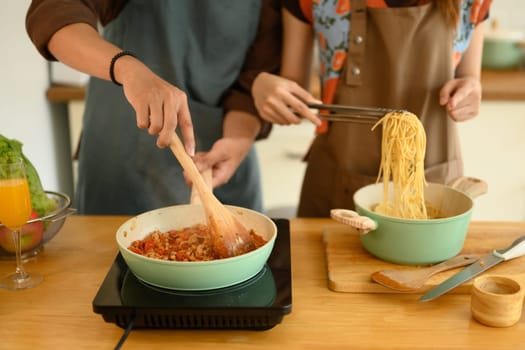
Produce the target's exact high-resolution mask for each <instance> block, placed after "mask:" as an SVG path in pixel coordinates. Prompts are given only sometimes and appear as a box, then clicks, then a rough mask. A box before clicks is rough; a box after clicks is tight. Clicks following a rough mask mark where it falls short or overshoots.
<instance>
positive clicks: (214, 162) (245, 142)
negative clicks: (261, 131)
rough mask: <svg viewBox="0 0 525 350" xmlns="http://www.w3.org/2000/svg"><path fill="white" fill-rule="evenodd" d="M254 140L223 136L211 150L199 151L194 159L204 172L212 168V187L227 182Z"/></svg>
mask: <svg viewBox="0 0 525 350" xmlns="http://www.w3.org/2000/svg"><path fill="white" fill-rule="evenodd" d="M252 146H253V140H252V139H247V138H221V139H219V140H217V141H216V142H215V143H214V144H213V147H212V148H211V150H210V151H209V152H197V153H196V154H195V157H193V160H194V162H195V164H196V165H197V168H198V169H199V171H200V172H201V173H202V172H204V171H205V170H207V169H212V181H211V185H212V188H216V187H219V186H221V185H224V184H225V183H227V182H228V181H229V180H230V178H231V177H232V176H233V174H234V173H235V171H236V170H237V168H238V167H239V165H240V164H241V162H242V161H243V159H244V158H245V157H246V155H247V154H248V152H249V151H250V149H251V147H252Z"/></svg>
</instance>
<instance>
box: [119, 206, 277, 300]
mask: <svg viewBox="0 0 525 350" xmlns="http://www.w3.org/2000/svg"><path fill="white" fill-rule="evenodd" d="M225 207H226V208H227V209H228V210H230V211H231V212H232V213H233V215H234V216H235V217H236V218H237V219H238V220H240V221H241V222H242V223H243V224H244V225H245V226H246V227H247V228H248V229H253V230H254V231H255V233H257V234H258V235H260V236H262V237H263V238H264V239H265V240H266V241H267V243H266V244H264V245H263V246H261V247H259V248H257V249H256V250H253V251H251V252H249V253H246V254H243V255H238V256H234V257H231V258H226V259H217V260H211V261H197V262H179V261H165V260H159V259H153V258H148V257H145V256H143V255H140V254H136V253H134V252H132V251H130V250H129V249H128V247H129V246H130V244H131V242H133V241H135V240H138V239H144V238H145V237H146V236H147V235H148V234H150V233H151V232H153V231H154V230H159V231H161V232H166V231H169V230H176V229H182V228H184V227H188V226H193V225H196V224H199V223H206V216H205V211H204V209H203V207H202V205H200V204H187V205H175V206H170V207H164V208H160V209H156V210H152V211H148V212H145V213H143V214H140V215H138V216H135V217H132V218H131V219H129V220H127V221H126V222H124V223H123V224H122V225H121V226H120V227H119V228H118V230H117V233H116V240H117V244H118V247H119V251H120V253H121V254H122V257H123V258H124V260H125V261H126V263H127V264H128V267H129V269H130V270H131V272H133V274H134V275H135V276H136V277H137V278H138V279H139V280H141V281H143V282H146V283H148V284H151V285H153V286H156V287H160V288H166V289H173V290H188V291H190V290H191V291H198V290H211V289H217V288H223V287H228V286H232V285H235V284H237V283H240V282H243V281H246V280H248V279H250V278H251V277H253V276H255V275H256V274H257V273H258V272H259V271H261V269H262V268H263V267H264V264H265V263H266V261H267V260H268V258H269V256H270V253H271V252H272V249H273V246H274V243H275V238H276V237H277V227H276V225H275V223H274V222H273V221H272V220H271V219H270V218H268V217H267V216H265V215H263V214H261V213H258V212H256V211H253V210H250V209H246V208H241V207H236V206H230V205H226V206H225Z"/></svg>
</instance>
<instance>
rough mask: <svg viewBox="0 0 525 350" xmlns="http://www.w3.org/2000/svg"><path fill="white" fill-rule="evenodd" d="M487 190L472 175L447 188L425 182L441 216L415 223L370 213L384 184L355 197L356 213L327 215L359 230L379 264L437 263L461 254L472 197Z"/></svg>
mask: <svg viewBox="0 0 525 350" xmlns="http://www.w3.org/2000/svg"><path fill="white" fill-rule="evenodd" d="M486 190H487V184H486V183H485V182H483V181H481V180H479V179H474V178H470V177H462V178H459V179H458V180H456V181H455V182H453V183H452V184H450V185H443V184H435V183H429V184H428V186H427V187H426V188H425V200H426V201H427V202H428V203H431V204H432V206H434V207H436V208H438V209H439V212H440V213H442V214H443V216H444V217H443V218H438V219H428V220H413V219H402V218H397V217H390V216H386V215H381V214H378V213H376V212H374V211H372V210H371V208H373V207H375V206H376V205H377V204H378V203H380V202H381V201H382V198H383V184H382V183H377V184H373V185H368V186H365V187H363V188H361V189H359V190H358V191H357V192H356V193H355V195H354V203H355V206H356V211H352V210H347V209H333V210H332V211H331V216H332V218H333V219H334V220H337V221H339V222H342V223H344V224H347V225H349V226H351V227H352V228H354V229H355V230H356V231H358V232H359V233H360V238H361V243H362V245H363V247H364V248H365V249H366V250H367V251H368V252H369V253H371V254H372V255H374V256H376V257H378V258H380V259H382V260H385V261H388V262H392V263H396V264H402V265H429V264H435V263H438V262H441V261H444V260H447V259H450V258H452V257H454V256H455V255H457V254H458V253H459V252H460V251H461V249H462V248H463V244H464V242H465V238H466V235H467V231H468V226H469V223H470V218H471V215H472V210H473V200H472V199H473V198H475V197H476V196H478V195H480V194H482V193H485V192H486Z"/></svg>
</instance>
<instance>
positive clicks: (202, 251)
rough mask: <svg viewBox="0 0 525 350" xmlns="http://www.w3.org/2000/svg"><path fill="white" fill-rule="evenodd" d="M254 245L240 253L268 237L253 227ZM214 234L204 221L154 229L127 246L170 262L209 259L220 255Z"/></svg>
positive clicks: (141, 253)
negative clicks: (184, 226) (214, 240)
mask: <svg viewBox="0 0 525 350" xmlns="http://www.w3.org/2000/svg"><path fill="white" fill-rule="evenodd" d="M250 236H251V238H252V240H253V243H254V244H253V245H250V246H249V247H248V246H247V247H246V249H243V250H242V251H241V253H240V254H238V255H241V254H245V253H248V252H250V251H252V250H255V249H257V248H259V247H261V246H263V245H264V244H265V243H266V240H265V239H264V238H263V237H261V236H259V235H258V234H256V233H255V232H254V231H253V230H250ZM213 238H214V237H213V234H212V232H211V230H210V228H209V227H208V226H207V225H204V224H197V225H193V226H190V227H186V228H183V229H179V230H170V231H167V232H160V231H159V230H156V231H153V232H151V233H150V234H148V235H147V236H146V237H145V238H144V239H141V240H136V241H133V242H132V243H131V245H130V246H129V247H128V249H129V250H131V251H132V252H134V253H137V254H140V255H144V256H146V257H148V258H154V259H160V260H171V261H209V260H216V259H219V258H220V255H219V254H218V253H217V252H216V251H215V249H214V244H213Z"/></svg>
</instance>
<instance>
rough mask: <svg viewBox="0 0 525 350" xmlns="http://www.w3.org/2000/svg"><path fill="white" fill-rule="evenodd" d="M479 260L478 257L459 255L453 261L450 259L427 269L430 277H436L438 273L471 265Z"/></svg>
mask: <svg viewBox="0 0 525 350" xmlns="http://www.w3.org/2000/svg"><path fill="white" fill-rule="evenodd" d="M476 260H478V257H477V256H476V255H457V256H455V257H453V258H451V259H448V260H446V261H444V262H442V263H439V264H436V265H433V266H431V267H429V268H427V270H426V271H427V272H428V274H429V275H435V274H436V273H439V272H442V271H446V270H450V269H453V268H455V267H460V266H465V265H470V264H472V263H474V262H475V261H476Z"/></svg>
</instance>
